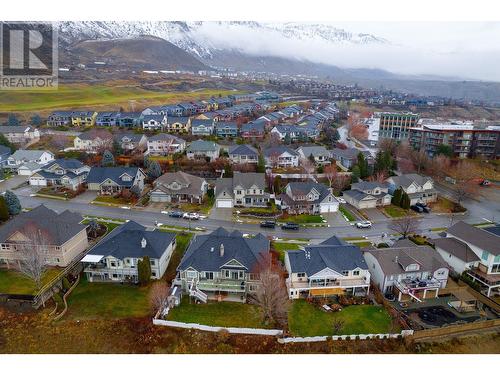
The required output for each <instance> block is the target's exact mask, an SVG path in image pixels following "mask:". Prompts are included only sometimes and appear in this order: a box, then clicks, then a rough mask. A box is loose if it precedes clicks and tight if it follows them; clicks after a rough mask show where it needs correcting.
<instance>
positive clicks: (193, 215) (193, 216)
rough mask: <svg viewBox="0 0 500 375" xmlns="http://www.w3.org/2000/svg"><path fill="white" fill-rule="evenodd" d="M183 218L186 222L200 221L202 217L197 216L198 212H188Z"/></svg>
mask: <svg viewBox="0 0 500 375" xmlns="http://www.w3.org/2000/svg"><path fill="white" fill-rule="evenodd" d="M182 217H183V218H184V219H186V220H199V219H200V215H199V214H197V213H196V212H186V213H184V215H182Z"/></svg>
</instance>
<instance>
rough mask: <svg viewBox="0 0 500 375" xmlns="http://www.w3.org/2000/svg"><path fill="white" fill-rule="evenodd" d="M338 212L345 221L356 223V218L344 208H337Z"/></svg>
mask: <svg viewBox="0 0 500 375" xmlns="http://www.w3.org/2000/svg"><path fill="white" fill-rule="evenodd" d="M339 211H340V212H342V214H343V215H344V216H345V217H346V219H347V221H356V217H355V216H354V215H353V214H352V213H351V211H349V210H348V209H347V208H345V207H344V206H339Z"/></svg>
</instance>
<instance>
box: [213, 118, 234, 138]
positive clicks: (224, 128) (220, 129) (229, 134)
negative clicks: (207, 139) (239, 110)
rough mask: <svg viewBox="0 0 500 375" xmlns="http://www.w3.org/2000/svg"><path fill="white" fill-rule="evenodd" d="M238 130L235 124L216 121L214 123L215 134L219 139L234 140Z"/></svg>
mask: <svg viewBox="0 0 500 375" xmlns="http://www.w3.org/2000/svg"><path fill="white" fill-rule="evenodd" d="M238 133H239V129H238V125H237V124H236V123H235V122H228V121H218V122H216V123H215V134H216V135H217V137H221V138H236V137H237V136H238Z"/></svg>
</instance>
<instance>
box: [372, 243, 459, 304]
mask: <svg viewBox="0 0 500 375" xmlns="http://www.w3.org/2000/svg"><path fill="white" fill-rule="evenodd" d="M364 258H365V261H366V264H367V265H368V268H369V270H370V273H371V278H372V281H373V282H374V284H375V285H377V287H378V288H379V289H380V290H381V291H382V293H392V294H394V295H396V296H397V298H398V301H412V300H415V301H417V302H422V301H423V300H424V299H426V298H437V297H438V295H439V290H440V289H441V288H446V284H447V281H448V273H449V269H448V265H447V264H446V263H445V262H444V260H443V259H442V258H441V256H440V255H439V254H438V253H437V252H436V251H434V249H433V248H432V247H430V246H417V245H413V246H403V247H391V248H385V249H384V248H382V249H369V250H367V251H365V252H364Z"/></svg>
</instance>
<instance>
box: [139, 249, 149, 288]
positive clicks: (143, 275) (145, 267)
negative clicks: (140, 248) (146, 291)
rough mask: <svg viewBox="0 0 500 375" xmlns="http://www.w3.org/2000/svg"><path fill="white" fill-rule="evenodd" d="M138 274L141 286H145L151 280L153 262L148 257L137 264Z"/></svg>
mask: <svg viewBox="0 0 500 375" xmlns="http://www.w3.org/2000/svg"><path fill="white" fill-rule="evenodd" d="M137 274H138V275H137V276H138V278H139V284H141V285H145V284H147V283H149V280H151V261H150V259H149V257H148V256H145V257H143V258H142V259H139V261H138V262H137Z"/></svg>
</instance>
